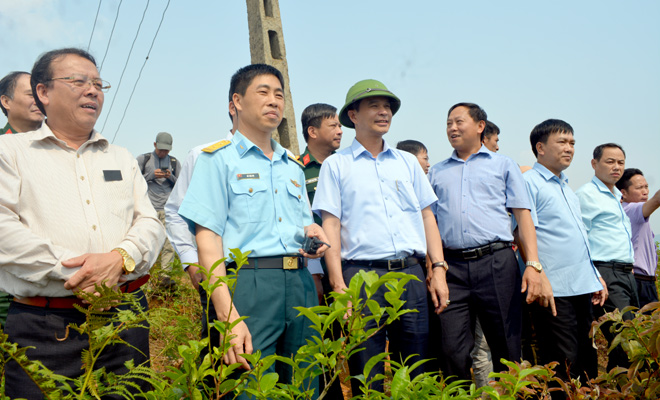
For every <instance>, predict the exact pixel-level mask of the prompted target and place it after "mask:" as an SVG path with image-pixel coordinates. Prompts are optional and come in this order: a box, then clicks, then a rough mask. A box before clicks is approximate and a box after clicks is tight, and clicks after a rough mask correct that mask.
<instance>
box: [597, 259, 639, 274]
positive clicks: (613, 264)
mask: <svg viewBox="0 0 660 400" xmlns="http://www.w3.org/2000/svg"><path fill="white" fill-rule="evenodd" d="M594 265H595V266H597V267H605V268H612V269H616V270H619V271H623V272H632V270H633V265H632V264H631V263H622V262H617V261H594Z"/></svg>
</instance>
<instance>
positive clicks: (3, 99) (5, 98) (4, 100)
mask: <svg viewBox="0 0 660 400" xmlns="http://www.w3.org/2000/svg"><path fill="white" fill-rule="evenodd" d="M9 100H11V99H10V98H9V96H7V95H5V94H3V95H2V96H0V103H2V106H3V107H4V108H5V110H7V111H9Z"/></svg>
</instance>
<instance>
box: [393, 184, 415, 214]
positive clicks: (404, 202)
mask: <svg viewBox="0 0 660 400" xmlns="http://www.w3.org/2000/svg"><path fill="white" fill-rule="evenodd" d="M394 185H395V186H396V187H395V189H396V194H397V196H396V198H397V200H398V202H399V206H400V207H401V210H402V211H411V212H414V211H419V210H420V208H419V201H417V195H416V194H415V189H414V188H413V185H412V183H410V182H408V181H405V180H397V181H394Z"/></svg>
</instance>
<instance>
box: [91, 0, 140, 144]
mask: <svg viewBox="0 0 660 400" xmlns="http://www.w3.org/2000/svg"><path fill="white" fill-rule="evenodd" d="M149 1H150V0H147V5H146V6H145V7H144V12H143V13H142V19H141V20H140V25H138V29H137V32H136V33H135V37H134V38H133V43H132V44H131V49H130V50H129V51H128V57H126V63H124V69H123V70H122V71H121V76H120V77H119V83H118V84H117V89H116V90H115V91H114V93H115V95H114V96H113V97H112V103H110V109H109V110H108V112H107V113H106V114H105V121H104V122H103V128H101V132H103V130H104V129H105V125H106V124H107V123H108V119H109V118H110V113H111V112H112V107H113V106H114V105H115V100H116V99H117V95H118V94H119V88H120V87H121V82H122V80H123V79H124V73H125V72H126V68H127V67H128V61H129V60H130V59H131V54H132V53H133V48H134V47H135V42H136V41H137V38H138V36H139V35H140V29H141V28H142V23H143V22H144V17H145V16H146V15H147V10H148V9H149Z"/></svg>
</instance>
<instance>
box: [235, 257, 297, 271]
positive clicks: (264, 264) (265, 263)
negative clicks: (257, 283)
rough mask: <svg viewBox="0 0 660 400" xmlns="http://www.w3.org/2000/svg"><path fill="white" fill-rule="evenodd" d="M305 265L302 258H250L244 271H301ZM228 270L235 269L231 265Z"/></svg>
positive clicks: (244, 266)
mask: <svg viewBox="0 0 660 400" xmlns="http://www.w3.org/2000/svg"><path fill="white" fill-rule="evenodd" d="M304 266H305V264H304V263H303V260H302V259H301V258H300V256H284V257H282V256H278V257H255V258H248V263H247V264H245V265H243V266H242V267H241V268H243V269H300V268H302V267H304ZM228 268H233V267H232V266H231V265H229V266H228Z"/></svg>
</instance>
